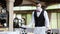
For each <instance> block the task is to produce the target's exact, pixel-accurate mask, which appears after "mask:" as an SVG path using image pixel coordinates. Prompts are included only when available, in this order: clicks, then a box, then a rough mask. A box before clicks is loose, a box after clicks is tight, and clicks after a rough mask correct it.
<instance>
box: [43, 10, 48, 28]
mask: <svg viewBox="0 0 60 34" xmlns="http://www.w3.org/2000/svg"><path fill="white" fill-rule="evenodd" d="M44 17H45V26H46V27H48V28H49V18H48V13H47V12H46V11H44Z"/></svg>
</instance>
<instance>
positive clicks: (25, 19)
mask: <svg viewBox="0 0 60 34" xmlns="http://www.w3.org/2000/svg"><path fill="white" fill-rule="evenodd" d="M12 1H14V2H12ZM36 1H37V0H0V30H1V31H9V29H10V30H14V31H16V30H15V28H16V29H19V28H20V27H21V26H22V25H28V24H30V21H31V18H32V12H33V11H34V10H35V9H36V6H35V2H36ZM38 1H41V4H42V8H43V9H45V10H46V11H47V12H48V16H49V22H50V27H49V28H50V29H52V30H53V31H54V32H57V33H60V0H38ZM11 8H12V9H13V10H12V9H11ZM12 12H13V13H12ZM12 18H13V19H12ZM31 28H34V24H33V25H32V26H31ZM31 34H32V33H31Z"/></svg>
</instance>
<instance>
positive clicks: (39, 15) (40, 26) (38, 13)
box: [29, 2, 49, 34]
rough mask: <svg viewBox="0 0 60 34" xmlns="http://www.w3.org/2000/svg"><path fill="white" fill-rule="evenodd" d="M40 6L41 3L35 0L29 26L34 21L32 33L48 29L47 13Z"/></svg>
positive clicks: (38, 33) (39, 33)
mask: <svg viewBox="0 0 60 34" xmlns="http://www.w3.org/2000/svg"><path fill="white" fill-rule="evenodd" d="M41 6H42V5H41V3H40V2H37V3H36V10H35V11H33V12H32V21H31V24H30V25H29V26H31V25H32V24H33V23H35V28H34V34H46V31H47V30H48V29H49V18H48V14H47V12H46V11H45V10H44V9H42V8H41Z"/></svg>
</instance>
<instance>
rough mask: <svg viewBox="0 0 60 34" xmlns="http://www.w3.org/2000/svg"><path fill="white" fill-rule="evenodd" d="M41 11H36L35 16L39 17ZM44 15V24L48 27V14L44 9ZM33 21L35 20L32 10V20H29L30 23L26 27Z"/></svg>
mask: <svg viewBox="0 0 60 34" xmlns="http://www.w3.org/2000/svg"><path fill="white" fill-rule="evenodd" d="M41 12H42V11H40V12H37V17H39V15H40V14H41ZM44 17H45V26H46V27H48V28H49V18H48V14H47V12H46V11H44ZM34 23H35V20H34V11H33V12H32V20H31V23H30V24H29V25H28V27H31V26H32V25H33V24H34Z"/></svg>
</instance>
